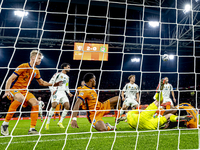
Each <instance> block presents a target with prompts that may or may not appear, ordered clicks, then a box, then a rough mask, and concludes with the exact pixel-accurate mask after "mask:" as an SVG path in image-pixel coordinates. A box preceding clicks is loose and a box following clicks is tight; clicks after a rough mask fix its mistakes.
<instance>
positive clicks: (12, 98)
mask: <svg viewBox="0 0 200 150" xmlns="http://www.w3.org/2000/svg"><path fill="white" fill-rule="evenodd" d="M26 92H27V91H22V90H19V91H17V90H15V91H10V93H11V95H12V97H11V98H9V97H8V96H7V98H8V99H9V100H11V101H13V100H14V96H15V94H17V93H21V94H22V95H23V96H24V97H25V96H26V98H25V102H24V104H23V107H27V106H28V103H27V102H28V101H29V100H30V99H31V98H35V96H34V95H33V94H32V93H30V92H28V93H27V95H26Z"/></svg>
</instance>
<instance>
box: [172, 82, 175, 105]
mask: <svg viewBox="0 0 200 150" xmlns="http://www.w3.org/2000/svg"><path fill="white" fill-rule="evenodd" d="M171 93H172V97H173V100H174V102H175V103H176V99H175V96H174V91H173V87H172V85H171Z"/></svg>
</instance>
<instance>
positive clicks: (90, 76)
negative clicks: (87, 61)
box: [83, 73, 94, 82]
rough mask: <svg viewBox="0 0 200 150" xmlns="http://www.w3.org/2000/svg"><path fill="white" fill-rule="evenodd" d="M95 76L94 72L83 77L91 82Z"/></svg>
mask: <svg viewBox="0 0 200 150" xmlns="http://www.w3.org/2000/svg"><path fill="white" fill-rule="evenodd" d="M93 77H94V74H93V73H86V74H85V75H84V77H83V80H84V81H85V82H89V81H90V79H92V78H93Z"/></svg>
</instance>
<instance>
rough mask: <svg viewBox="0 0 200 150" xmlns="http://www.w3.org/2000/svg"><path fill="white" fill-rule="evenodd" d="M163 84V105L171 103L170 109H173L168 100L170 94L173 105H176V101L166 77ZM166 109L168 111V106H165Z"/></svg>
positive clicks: (169, 99)
mask: <svg viewBox="0 0 200 150" xmlns="http://www.w3.org/2000/svg"><path fill="white" fill-rule="evenodd" d="M164 79H165V84H164V87H163V90H162V93H163V103H167V102H170V103H171V107H172V108H174V104H173V102H172V100H171V98H170V92H171V93H172V97H173V100H174V103H176V99H175V97H174V91H173V87H172V85H171V84H169V79H168V77H165V78H164ZM166 109H170V106H168V105H166Z"/></svg>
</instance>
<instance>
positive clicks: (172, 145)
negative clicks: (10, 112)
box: [0, 117, 199, 150]
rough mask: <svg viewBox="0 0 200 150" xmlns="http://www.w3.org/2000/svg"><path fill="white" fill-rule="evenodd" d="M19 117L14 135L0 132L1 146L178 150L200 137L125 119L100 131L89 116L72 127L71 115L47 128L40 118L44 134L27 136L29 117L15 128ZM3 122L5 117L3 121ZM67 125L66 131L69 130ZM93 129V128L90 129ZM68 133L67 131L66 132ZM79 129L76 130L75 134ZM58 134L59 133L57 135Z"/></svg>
mask: <svg viewBox="0 0 200 150" xmlns="http://www.w3.org/2000/svg"><path fill="white" fill-rule="evenodd" d="M103 120H104V121H105V123H106V122H109V123H110V124H111V125H114V121H115V120H114V118H113V117H104V118H103ZM16 122H17V121H15V120H11V121H10V123H9V131H10V133H11V132H12V135H13V137H11V136H9V137H4V136H0V149H1V150H3V149H5V148H6V147H7V148H8V150H29V149H33V148H34V147H35V149H36V150H61V149H62V148H63V147H64V149H66V150H84V149H86V147H87V149H89V150H92V149H95V150H101V149H102V150H109V149H111V148H113V149H114V150H125V149H126V150H129V149H130V150H132V149H135V148H136V149H137V150H155V149H158V150H175V149H199V137H198V130H197V129H181V130H176V129H173V130H171V129H169V130H167V131H166V130H160V132H159V131H148V132H146V131H139V132H136V131H135V130H133V129H131V128H129V126H128V125H127V123H126V122H120V123H119V125H117V129H118V130H117V132H113V131H111V132H103V133H99V132H97V131H96V130H95V129H93V128H91V124H90V123H89V122H88V120H87V119H86V118H78V125H79V128H77V129H73V128H71V126H70V125H69V127H68V129H67V126H68V123H69V119H67V118H66V119H65V120H64V121H63V125H64V126H65V127H66V128H65V129H60V128H59V127H58V126H57V122H58V119H57V120H56V121H53V119H51V123H50V126H49V127H50V129H49V130H45V123H43V122H41V121H40V120H38V122H37V126H36V130H37V131H40V133H41V135H34V136H30V135H29V136H28V135H27V134H28V130H29V126H30V120H20V121H19V122H18V124H17V126H16V128H15V130H14V131H12V129H13V127H14V126H15V124H16ZM0 124H2V121H0ZM41 127H42V128H41ZM66 129H67V132H66ZM90 131H92V132H90ZM65 133H67V134H65ZM74 133H76V134H74ZM54 134H57V135H54Z"/></svg>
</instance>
